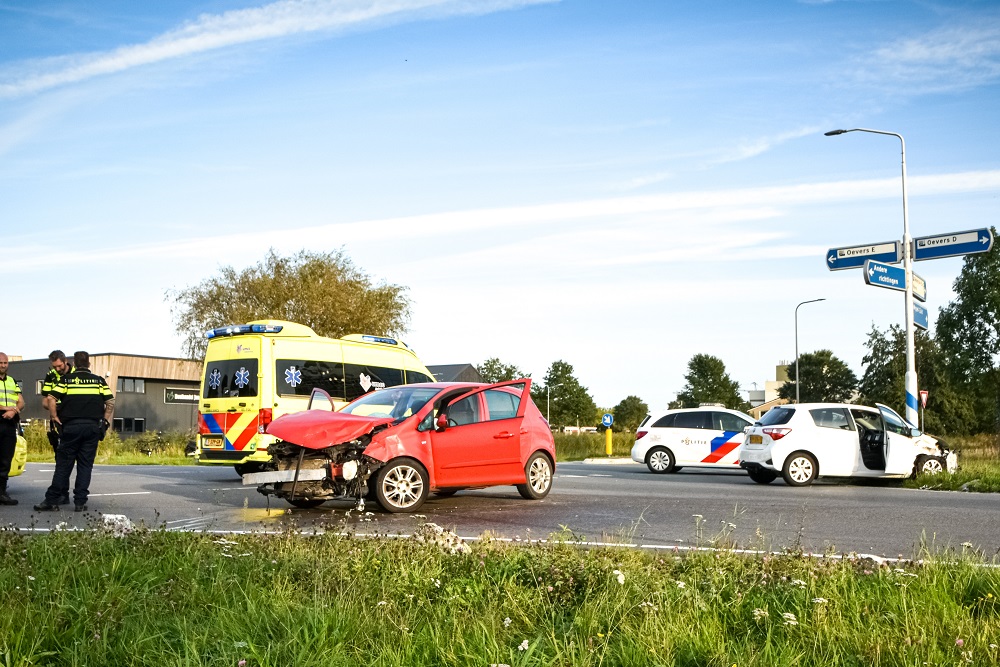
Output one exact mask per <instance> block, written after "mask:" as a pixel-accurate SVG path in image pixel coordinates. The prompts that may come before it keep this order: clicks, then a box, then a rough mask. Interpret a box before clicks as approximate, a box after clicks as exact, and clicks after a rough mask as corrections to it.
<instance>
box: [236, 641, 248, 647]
mask: <svg viewBox="0 0 1000 667" xmlns="http://www.w3.org/2000/svg"><path fill="white" fill-rule="evenodd" d="M246 647H247V643H246V642H233V648H246Z"/></svg>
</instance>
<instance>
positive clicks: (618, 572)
mask: <svg viewBox="0 0 1000 667" xmlns="http://www.w3.org/2000/svg"><path fill="white" fill-rule="evenodd" d="M611 574H613V575H615V578H616V579H618V583H619V584H624V583H625V575H624V574H622V571H621V570H615V571H614V572H612V573H611Z"/></svg>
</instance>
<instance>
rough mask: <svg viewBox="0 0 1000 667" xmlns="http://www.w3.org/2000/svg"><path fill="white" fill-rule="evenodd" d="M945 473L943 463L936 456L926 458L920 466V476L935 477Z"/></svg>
mask: <svg viewBox="0 0 1000 667" xmlns="http://www.w3.org/2000/svg"><path fill="white" fill-rule="evenodd" d="M944 471H945V467H944V463H943V462H942V461H941V459H940V458H939V457H937V456H928V457H926V458H924V461H923V463H921V464H920V474H922V475H937V474H938V473H942V472H944Z"/></svg>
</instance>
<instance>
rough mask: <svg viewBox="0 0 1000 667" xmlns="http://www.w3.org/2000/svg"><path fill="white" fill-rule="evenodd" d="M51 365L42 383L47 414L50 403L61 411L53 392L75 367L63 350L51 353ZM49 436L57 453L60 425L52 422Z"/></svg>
mask: <svg viewBox="0 0 1000 667" xmlns="http://www.w3.org/2000/svg"><path fill="white" fill-rule="evenodd" d="M49 363H50V364H51V365H52V367H51V368H50V369H49V372H48V373H46V374H45V380H44V381H42V408H43V409H44V410H45V413H46V414H48V412H49V403H55V404H56V412H58V411H59V402H58V401H57V400H56V399H55V398H53V397H52V390H53V389H54V388H55V386H56V385H57V384H59V381H60V380H61V379H62V378H63V376H64V375H67V374H68V373H72V372H73V367H72V366H70V365H69V363H68V362H67V361H66V355H65V354H64V353H63V351H62V350H52V351H51V352H49ZM47 435H48V437H49V444H50V445H52V451H53V452H55V451H56V450H57V449H59V425H58V424H56V423H55V422H53V421H50V422H49V432H48V434H47ZM66 502H69V500H68V499H67V500H66Z"/></svg>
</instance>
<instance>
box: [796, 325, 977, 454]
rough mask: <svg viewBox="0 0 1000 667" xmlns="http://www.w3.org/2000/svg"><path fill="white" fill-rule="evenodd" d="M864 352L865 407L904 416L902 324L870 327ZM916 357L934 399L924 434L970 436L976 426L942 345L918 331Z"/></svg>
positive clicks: (862, 386)
mask: <svg viewBox="0 0 1000 667" xmlns="http://www.w3.org/2000/svg"><path fill="white" fill-rule="evenodd" d="M865 347H867V348H868V353H867V354H865V356H864V358H863V359H862V364H863V365H864V369H865V370H864V374H863V375H862V376H861V381H860V382H859V383H858V391H859V392H860V394H861V401H862V402H863V403H865V404H867V405H874V404H875V403H883V404H885V405H888V406H889V407H891V408H893V409H894V410H896V411H897V412H899V413H900V414H902V413H903V406H904V405H905V404H906V397H905V393H906V390H905V377H906V332H905V331H904V330H903V327H901V326H899V325H898V324H893V325H890V326H889V329H888V330H887V331H885V332H883V331H880V330H878V329H877V328H875V327H872V330H871V331H870V332H869V333H868V340H867V341H866V342H865ZM914 352H915V353H916V366H917V382H918V385H919V388H920V389H923V390H926V391H927V392H928V393H929V396H930V397H929V399H928V402H927V409H926V410H924V411H923V417H924V428H925V429H926V430H927V432H929V433H935V434H938V435H967V434H969V433H970V432H971V431H972V430H973V425H974V424H975V423H976V417H975V413H974V408H973V406H972V403H971V402H970V401H969V400H968V399H967V398H966V396H964V394H963V392H962V390H961V389H960V388H956V387H955V386H954V384H953V383H952V381H951V378H950V374H949V373H948V371H947V367H946V363H945V356H944V354H943V352H942V351H941V348H940V346H939V344H938V342H937V341H936V340H935V339H934V338H933V337H931V336H930V335H929V334H928V333H927V332H924V331H917V332H916V333H915V335H914ZM803 375H805V373H803Z"/></svg>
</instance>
